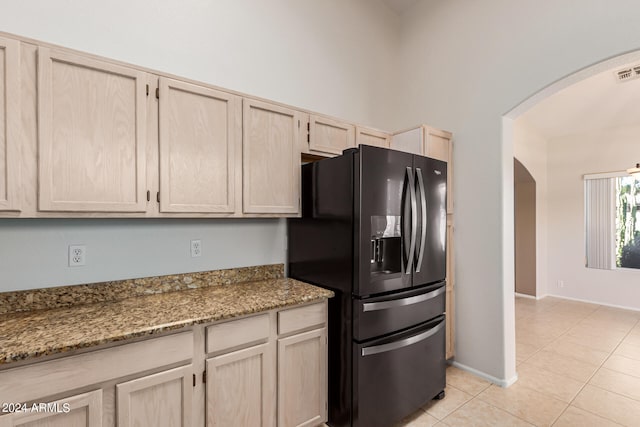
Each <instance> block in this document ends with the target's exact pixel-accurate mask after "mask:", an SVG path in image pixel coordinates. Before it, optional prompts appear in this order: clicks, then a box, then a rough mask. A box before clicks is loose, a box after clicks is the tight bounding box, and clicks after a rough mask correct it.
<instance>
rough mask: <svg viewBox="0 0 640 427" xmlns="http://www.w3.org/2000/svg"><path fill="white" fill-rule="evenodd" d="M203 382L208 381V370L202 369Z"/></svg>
mask: <svg viewBox="0 0 640 427" xmlns="http://www.w3.org/2000/svg"><path fill="white" fill-rule="evenodd" d="M202 383H203V384H206V383H207V371H206V370H204V371H202Z"/></svg>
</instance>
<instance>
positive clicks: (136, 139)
mask: <svg viewBox="0 0 640 427" xmlns="http://www.w3.org/2000/svg"><path fill="white" fill-rule="evenodd" d="M37 67H38V68H37V74H38V137H39V142H38V144H39V145H38V149H39V158H38V183H39V193H38V209H39V210H40V211H75V212H145V210H146V202H147V200H146V196H147V188H146V169H145V167H146V159H145V148H146V147H145V146H146V115H147V108H146V106H147V101H146V97H147V94H146V88H147V74H146V73H144V72H142V71H139V70H136V69H133V68H128V67H123V66H120V65H115V64H111V63H109V62H106V61H100V60H96V59H92V58H89V57H87V56H80V55H76V54H73V53H68V52H65V51H62V50H56V49H52V48H47V47H40V48H39V50H38V66H37Z"/></svg>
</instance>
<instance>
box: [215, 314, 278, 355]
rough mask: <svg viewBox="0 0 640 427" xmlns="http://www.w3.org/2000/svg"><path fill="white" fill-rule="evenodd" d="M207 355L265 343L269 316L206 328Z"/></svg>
mask: <svg viewBox="0 0 640 427" xmlns="http://www.w3.org/2000/svg"><path fill="white" fill-rule="evenodd" d="M206 336H207V353H215V352H218V351H221V350H226V349H229V348H234V347H239V346H242V345H246V344H253V343H256V342H260V341H267V339H268V338H269V315H268V314H262V315H260V316H252V317H248V318H246V319H240V320H232V321H230V322H225V323H221V324H219V325H213V326H209V327H207V332H206Z"/></svg>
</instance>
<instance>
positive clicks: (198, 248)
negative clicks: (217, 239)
mask: <svg viewBox="0 0 640 427" xmlns="http://www.w3.org/2000/svg"><path fill="white" fill-rule="evenodd" d="M200 255H202V242H201V241H200V240H199V239H198V240H192V241H191V258H195V257H198V256H200Z"/></svg>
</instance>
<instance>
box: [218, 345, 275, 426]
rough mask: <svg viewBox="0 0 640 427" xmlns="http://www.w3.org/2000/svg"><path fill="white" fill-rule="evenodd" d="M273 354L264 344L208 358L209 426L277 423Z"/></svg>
mask: <svg viewBox="0 0 640 427" xmlns="http://www.w3.org/2000/svg"><path fill="white" fill-rule="evenodd" d="M274 356H275V355H274V350H273V345H271V344H261V345H257V346H254V347H250V348H246V349H244V350H238V351H234V352H232V353H228V354H223V355H221V356H217V357H213V358H211V359H208V360H207V384H206V386H207V392H206V395H207V397H206V402H207V403H206V407H207V409H206V411H207V427H226V426H234V427H235V426H237V427H259V426H273V425H274V424H275V409H276V408H275V386H274V381H275V378H274V374H275V363H274Z"/></svg>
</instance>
